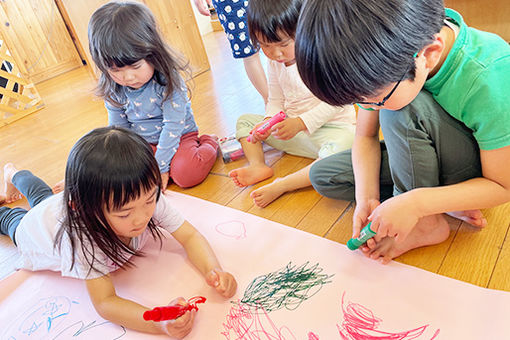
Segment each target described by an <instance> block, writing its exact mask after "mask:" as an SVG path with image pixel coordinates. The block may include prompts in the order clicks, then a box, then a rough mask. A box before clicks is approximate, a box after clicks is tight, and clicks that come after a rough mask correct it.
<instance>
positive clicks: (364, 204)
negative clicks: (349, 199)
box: [352, 199, 381, 238]
mask: <svg viewBox="0 0 510 340" xmlns="http://www.w3.org/2000/svg"><path fill="white" fill-rule="evenodd" d="M379 204H381V203H380V202H379V201H378V200H376V199H370V200H366V201H356V209H355V210H354V216H353V218H352V238H357V237H358V236H359V233H360V230H361V229H363V227H365V225H367V224H368V222H369V220H368V216H370V214H371V213H372V211H374V209H375V208H377V206H379ZM372 230H373V229H372Z"/></svg>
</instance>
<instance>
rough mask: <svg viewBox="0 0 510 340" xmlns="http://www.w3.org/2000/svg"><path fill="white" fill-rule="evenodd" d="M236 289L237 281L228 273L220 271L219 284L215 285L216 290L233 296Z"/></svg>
mask: <svg viewBox="0 0 510 340" xmlns="http://www.w3.org/2000/svg"><path fill="white" fill-rule="evenodd" d="M236 290H237V282H236V280H235V279H234V277H233V276H232V275H231V274H230V273H225V272H224V273H222V274H221V275H220V284H219V285H218V287H216V291H217V292H218V293H220V294H221V295H222V296H224V297H227V298H230V297H232V296H234V294H235V292H236Z"/></svg>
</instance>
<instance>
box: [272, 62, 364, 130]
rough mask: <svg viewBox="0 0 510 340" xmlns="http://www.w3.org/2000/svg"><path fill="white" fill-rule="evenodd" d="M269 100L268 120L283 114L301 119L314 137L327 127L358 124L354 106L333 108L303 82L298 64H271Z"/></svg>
mask: <svg viewBox="0 0 510 340" xmlns="http://www.w3.org/2000/svg"><path fill="white" fill-rule="evenodd" d="M267 73H268V86H269V88H268V91H269V94H268V101H267V105H266V117H272V116H274V115H275V114H277V113H278V112H280V111H283V112H285V113H286V114H287V116H288V117H291V118H295V117H298V116H299V117H300V118H301V119H302V120H303V122H304V123H305V126H306V128H307V129H308V131H307V133H309V134H312V133H314V132H315V131H316V130H317V129H318V128H320V127H321V126H323V125H324V124H326V123H327V124H328V125H330V126H331V125H337V126H352V124H354V123H355V121H356V111H354V107H353V105H346V106H343V107H341V106H331V105H329V104H327V103H325V102H323V101H321V100H320V99H318V98H317V97H315V96H314V95H313V94H312V92H310V90H309V89H308V88H307V87H306V85H305V84H304V83H303V81H302V80H301V77H300V76H299V72H298V69H297V65H296V63H294V64H292V65H290V66H285V64H284V63H279V62H277V61H274V60H269V62H268V71H267Z"/></svg>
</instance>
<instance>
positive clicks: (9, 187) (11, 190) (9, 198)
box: [4, 163, 23, 203]
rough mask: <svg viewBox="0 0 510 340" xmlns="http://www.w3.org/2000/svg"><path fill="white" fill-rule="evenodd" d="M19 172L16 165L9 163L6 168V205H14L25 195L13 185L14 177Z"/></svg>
mask: <svg viewBox="0 0 510 340" xmlns="http://www.w3.org/2000/svg"><path fill="white" fill-rule="evenodd" d="M16 172H18V169H16V168H15V167H14V164H12V163H7V164H5V166H4V184H5V186H4V190H5V203H12V202H16V201H17V200H20V199H21V198H22V197H23V195H21V193H20V192H19V191H18V189H16V187H15V186H14V185H13V184H12V177H13V176H14V175H15V174H16Z"/></svg>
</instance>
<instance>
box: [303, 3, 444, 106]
mask: <svg viewBox="0 0 510 340" xmlns="http://www.w3.org/2000/svg"><path fill="white" fill-rule="evenodd" d="M444 19H445V12H444V4H443V1H442V0H387V1H381V0H342V1H338V0H308V1H307V2H306V3H305V4H304V5H303V9H302V12H301V17H300V18H299V21H298V26H297V31H296V63H297V66H298V70H299V74H300V75H301V78H302V80H303V82H304V83H305V85H306V86H307V87H308V88H309V89H310V90H311V91H312V93H313V94H314V95H315V96H316V97H318V98H319V99H321V100H322V101H325V102H327V103H329V104H331V105H346V104H352V103H356V102H359V101H362V100H363V99H364V98H366V97H371V96H377V95H379V94H380V93H379V91H381V89H383V88H384V87H386V86H388V85H389V84H391V83H393V82H397V81H398V80H399V79H400V78H401V77H402V76H403V75H404V72H406V70H409V71H408V73H407V74H406V75H405V77H404V79H414V77H415V66H414V55H415V53H417V52H419V51H420V50H421V49H422V48H423V47H425V46H426V45H427V44H429V43H431V42H432V41H433V39H434V35H435V34H437V33H439V31H440V30H441V28H442V26H443V22H444Z"/></svg>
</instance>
